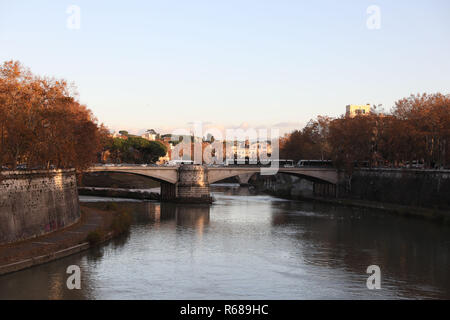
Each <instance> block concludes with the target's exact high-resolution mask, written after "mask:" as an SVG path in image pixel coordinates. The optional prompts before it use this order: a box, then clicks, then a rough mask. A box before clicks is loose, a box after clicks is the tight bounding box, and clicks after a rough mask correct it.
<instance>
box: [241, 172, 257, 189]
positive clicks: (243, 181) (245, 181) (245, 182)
mask: <svg viewBox="0 0 450 320" xmlns="http://www.w3.org/2000/svg"><path fill="white" fill-rule="evenodd" d="M254 174H255V173H254V172H251V173H244V174H240V175H238V176H237V179H238V181H239V184H240V185H241V186H248V182H249V180H250V178H251V177H252V176H253V175H254Z"/></svg>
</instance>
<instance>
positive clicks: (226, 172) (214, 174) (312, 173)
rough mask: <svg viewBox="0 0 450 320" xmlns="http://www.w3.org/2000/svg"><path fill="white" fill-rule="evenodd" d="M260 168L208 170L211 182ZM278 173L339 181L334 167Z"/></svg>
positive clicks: (256, 171) (291, 169) (281, 171)
mask: <svg viewBox="0 0 450 320" xmlns="http://www.w3.org/2000/svg"><path fill="white" fill-rule="evenodd" d="M260 172H261V170H260V168H227V169H225V168H220V169H216V168H210V169H209V170H208V180H209V183H210V184H212V183H215V182H218V181H221V180H224V179H227V178H231V177H235V176H241V175H248V178H250V176H253V175H254V174H256V173H260ZM278 173H284V174H290V175H294V176H297V177H302V178H305V179H308V180H312V181H316V182H322V183H323V182H326V183H330V184H334V185H336V184H337V183H338V179H339V177H338V172H337V171H336V170H334V169H329V170H324V169H314V168H304V169H302V168H279V170H278V172H277V173H276V174H278Z"/></svg>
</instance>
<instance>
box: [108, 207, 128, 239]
mask: <svg viewBox="0 0 450 320" xmlns="http://www.w3.org/2000/svg"><path fill="white" fill-rule="evenodd" d="M132 220H133V217H132V216H131V214H130V213H129V212H127V211H122V212H119V213H117V214H116V216H115V217H114V219H113V221H112V223H111V230H112V231H113V232H114V233H115V234H122V233H126V232H128V231H129V230H130V227H131V222H132Z"/></svg>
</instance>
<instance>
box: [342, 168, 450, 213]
mask: <svg viewBox="0 0 450 320" xmlns="http://www.w3.org/2000/svg"><path fill="white" fill-rule="evenodd" d="M347 189H349V190H350V192H349V193H348V195H347V196H348V197H349V198H352V199H358V200H369V201H378V202H384V203H395V204H401V205H407V206H417V207H428V208H441V209H448V208H450V170H445V171H438V170H411V169H409V170H397V169H391V170H390V169H360V170H357V171H355V172H354V174H353V175H352V178H351V181H350V188H347Z"/></svg>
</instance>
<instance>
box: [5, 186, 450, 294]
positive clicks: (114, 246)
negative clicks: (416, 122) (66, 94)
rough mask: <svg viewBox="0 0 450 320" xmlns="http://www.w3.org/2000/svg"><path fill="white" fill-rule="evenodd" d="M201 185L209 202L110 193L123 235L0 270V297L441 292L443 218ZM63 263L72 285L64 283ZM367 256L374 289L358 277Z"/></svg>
mask: <svg viewBox="0 0 450 320" xmlns="http://www.w3.org/2000/svg"><path fill="white" fill-rule="evenodd" d="M213 195H214V197H215V200H216V201H215V203H214V204H213V205H211V206H208V205H205V206H203V205H173V204H160V203H158V202H139V201H132V202H128V201H116V204H115V205H114V206H117V207H119V208H125V209H127V210H129V211H130V212H132V213H133V217H134V222H133V225H132V228H131V232H130V233H129V235H127V236H123V237H121V238H119V239H115V240H113V241H111V242H110V243H108V244H106V245H103V246H101V247H99V248H95V249H91V250H90V251H87V252H84V253H80V254H78V255H74V256H71V257H67V258H65V259H62V260H58V261H54V262H51V263H48V264H45V265H41V266H38V267H35V268H32V269H28V270H24V271H21V272H17V273H14V274H10V275H6V276H2V277H0V299H18V298H19V299H423V298H439V299H442V298H447V299H449V298H450V228H449V227H444V226H440V225H438V224H436V223H431V222H428V221H423V220H418V219H417V220H416V219H408V218H403V217H397V216H393V215H389V214H385V213H383V212H380V211H375V210H366V209H355V208H345V207H334V206H331V205H325V204H313V203H308V202H299V201H287V200H282V199H277V198H274V197H271V196H268V195H262V194H253V193H252V192H251V191H249V189H246V188H239V187H238V186H233V185H219V186H213ZM82 200H84V201H88V202H85V203H84V205H87V206H93V207H102V206H103V207H104V206H105V203H106V202H101V201H100V200H101V199H95V198H87V197H82ZM107 200H108V201H115V200H114V199H107ZM70 265H78V266H80V268H81V286H82V288H81V290H68V289H67V287H66V280H67V277H68V276H69V275H68V274H66V269H67V267H68V266H70ZM370 265H378V266H379V267H380V269H381V289H379V290H369V289H368V288H367V286H366V280H367V278H368V277H369V274H367V273H366V269H367V267H368V266H370Z"/></svg>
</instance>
